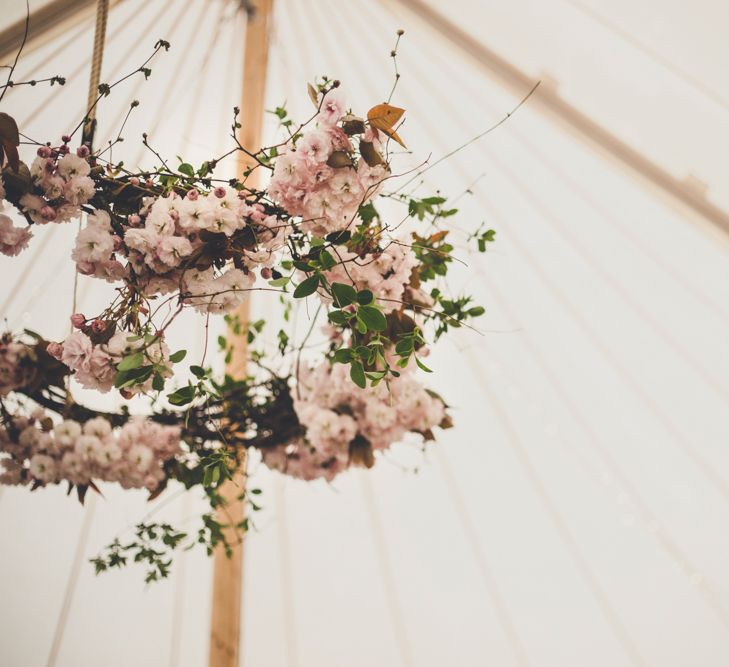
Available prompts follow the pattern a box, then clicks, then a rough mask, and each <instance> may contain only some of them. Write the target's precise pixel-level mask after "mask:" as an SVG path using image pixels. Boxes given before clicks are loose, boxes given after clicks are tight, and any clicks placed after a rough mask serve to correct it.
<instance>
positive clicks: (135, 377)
mask: <svg viewBox="0 0 729 667" xmlns="http://www.w3.org/2000/svg"><path fill="white" fill-rule="evenodd" d="M153 370H154V368H153V367H152V366H141V367H140V368H132V369H130V370H128V371H119V372H118V373H117V374H116V376H114V386H115V387H116V388H117V389H124V388H125V387H131V386H132V385H134V384H142V383H144V382H146V381H147V380H148V379H149V376H150V375H152V371H153Z"/></svg>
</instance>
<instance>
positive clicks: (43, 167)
mask: <svg viewBox="0 0 729 667" xmlns="http://www.w3.org/2000/svg"><path fill="white" fill-rule="evenodd" d="M64 140H68V141H70V137H64ZM88 156H89V149H88V147H87V146H80V147H79V148H78V149H77V151H76V154H74V153H71V152H70V149H69V147H68V144H67V143H66V142H65V141H64V143H63V144H62V145H61V146H60V147H59V148H55V149H54V148H51V147H50V146H41V147H40V148H39V149H38V156H37V157H36V159H35V160H34V161H33V163H32V164H31V166H30V177H31V181H32V184H33V189H32V191H31V192H26V193H25V194H24V195H23V196H22V197H21V198H20V201H19V204H20V207H21V210H22V211H23V213H25V214H26V215H28V217H29V218H30V219H31V220H32V221H33V222H34V223H36V224H40V225H42V224H46V223H48V222H69V221H70V220H73V219H74V218H78V216H79V215H81V207H82V206H83V205H84V204H86V203H88V202H89V200H90V199H91V198H92V197H93V196H94V194H95V193H96V185H95V183H94V180H93V179H92V178H91V177H90V176H89V174H90V173H91V165H90V164H89V162H88V160H87V159H86V158H87V157H88Z"/></svg>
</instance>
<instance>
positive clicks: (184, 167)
mask: <svg viewBox="0 0 729 667" xmlns="http://www.w3.org/2000/svg"><path fill="white" fill-rule="evenodd" d="M177 170H178V171H179V172H180V173H181V174H185V176H194V175H195V169H194V167H193V166H192V165H191V164H188V163H187V162H183V163H182V164H181V165H180V166H179V167H178V169H177Z"/></svg>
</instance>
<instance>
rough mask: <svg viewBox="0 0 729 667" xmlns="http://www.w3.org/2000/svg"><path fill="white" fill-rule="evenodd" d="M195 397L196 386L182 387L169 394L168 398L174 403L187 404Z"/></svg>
mask: <svg viewBox="0 0 729 667" xmlns="http://www.w3.org/2000/svg"><path fill="white" fill-rule="evenodd" d="M193 398H195V387H191V386H187V387H181V388H180V389H178V390H177V391H176V392H174V393H172V394H168V395H167V400H168V401H169V402H170V403H172V405H187V404H188V403H191V402H192V399H193Z"/></svg>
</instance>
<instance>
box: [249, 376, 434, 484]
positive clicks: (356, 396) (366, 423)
mask: <svg viewBox="0 0 729 667" xmlns="http://www.w3.org/2000/svg"><path fill="white" fill-rule="evenodd" d="M294 409H295V411H296V414H297V416H298V419H299V421H300V422H301V424H302V426H303V427H304V428H305V435H304V437H303V438H301V439H300V440H298V441H296V442H293V443H291V444H289V445H286V446H282V447H277V448H273V449H270V450H263V461H264V462H265V463H266V465H267V466H268V467H270V468H273V469H275V470H278V471H280V472H283V473H285V474H287V475H291V476H293V477H298V478H301V479H305V480H312V479H317V478H320V477H323V478H324V479H327V480H331V479H333V478H334V477H335V476H336V475H337V474H338V473H340V472H342V471H343V470H346V469H347V468H349V467H350V466H365V467H371V466H372V464H373V463H374V459H373V451H378V450H385V449H388V448H389V447H390V446H391V445H392V444H394V443H396V442H400V441H401V440H402V439H403V438H404V436H405V435H406V434H408V433H416V434H420V435H422V436H425V437H427V438H431V437H432V434H431V432H430V431H431V429H432V428H433V427H435V426H438V425H440V424H442V423H443V422H444V419H445V417H446V413H445V405H444V404H443V401H442V400H441V399H440V398H438V397H437V396H435V395H434V394H432V393H430V392H428V390H426V389H425V387H423V385H422V384H420V382H418V381H417V380H416V379H415V377H414V373H412V372H411V371H410V370H409V369H405V371H404V372H403V373H401V374H400V376H399V377H395V378H392V379H391V380H390V381H389V382H388V383H387V385H386V384H384V383H382V384H379V385H377V386H376V387H368V388H366V389H360V388H359V387H357V386H356V385H354V384H353V383H352V381H351V380H350V378H349V373H348V370H347V367H346V366H345V365H342V364H335V365H334V366H331V365H330V364H329V363H328V362H324V363H322V364H320V365H319V366H317V367H315V368H313V369H307V370H305V371H302V372H301V373H300V376H299V384H298V397H297V398H296V399H295V400H294Z"/></svg>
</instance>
